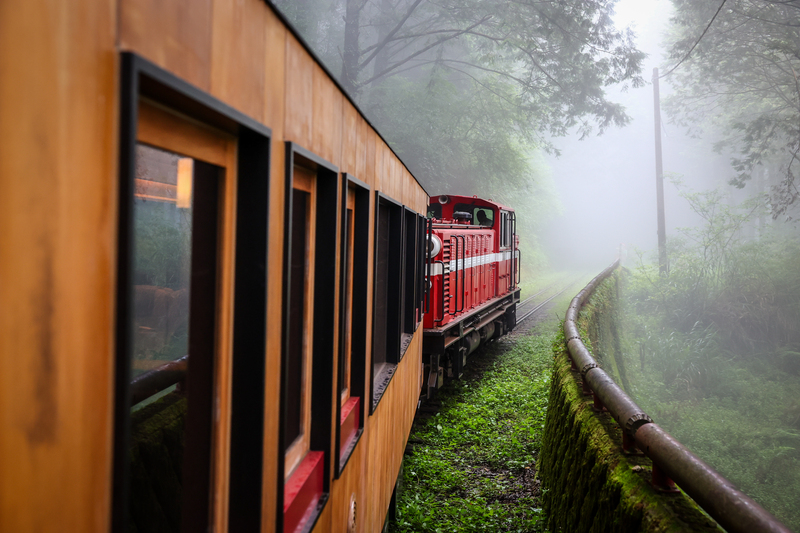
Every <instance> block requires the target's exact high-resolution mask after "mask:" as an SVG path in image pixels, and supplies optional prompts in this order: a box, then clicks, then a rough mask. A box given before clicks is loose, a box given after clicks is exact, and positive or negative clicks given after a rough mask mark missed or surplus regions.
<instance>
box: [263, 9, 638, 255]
mask: <svg viewBox="0 0 800 533" xmlns="http://www.w3.org/2000/svg"><path fill="white" fill-rule="evenodd" d="M615 3H616V0H561V1H559V2H553V1H552V0H510V1H508V2H498V1H496V0H458V1H455V0H336V1H331V0H299V1H295V0H276V5H277V6H278V8H279V9H281V10H283V11H284V13H286V15H287V17H288V18H289V19H290V20H292V21H293V22H294V23H295V24H296V25H297V26H298V28H299V29H300V31H301V33H302V34H303V37H304V38H305V39H306V41H307V42H309V44H310V45H311V46H312V48H313V49H314V50H315V52H316V53H317V54H318V55H319V56H320V58H321V59H322V60H323V62H324V63H325V64H326V65H327V67H328V69H329V71H330V72H333V73H334V74H335V75H337V76H338V79H339V82H340V84H341V85H342V86H343V87H344V88H345V90H347V92H348V93H349V94H350V96H351V97H352V98H353V99H354V100H355V101H356V102H357V103H358V104H359V107H360V108H361V109H362V111H364V113H365V115H366V116H367V118H369V120H370V121H371V122H372V124H374V125H375V126H376V127H377V129H378V130H379V131H380V132H381V134H382V135H383V136H384V138H386V140H387V141H388V142H389V144H390V145H391V146H392V148H393V149H394V150H395V152H397V154H398V155H399V156H400V157H401V158H402V160H403V162H404V163H405V164H406V165H407V166H408V167H409V169H410V170H411V171H412V172H413V173H414V175H415V176H417V178H418V179H419V180H420V181H421V182H422V184H423V185H424V186H425V187H426V188H427V189H428V190H429V191H430V192H431V193H432V194H440V193H458V194H477V195H480V196H483V197H490V198H494V199H495V200H498V201H501V202H506V203H507V204H508V205H511V206H514V207H519V209H520V211H519V213H520V214H519V223H520V227H523V226H524V227H525V228H537V227H538V225H539V224H541V223H542V222H543V221H544V220H545V217H547V216H549V214H551V213H552V212H553V210H557V207H556V204H557V202H556V201H554V198H553V196H552V192H551V188H550V187H549V183H548V180H549V179H550V177H549V176H548V175H547V173H546V172H544V171H543V170H542V168H543V165H542V164H536V163H534V161H535V159H536V157H537V152H538V151H539V150H540V149H552V146H551V145H550V143H549V141H548V139H549V138H550V137H551V136H554V135H555V136H557V135H564V134H566V133H567V132H570V131H573V128H577V131H578V132H579V133H580V134H581V135H582V136H586V135H589V134H591V133H594V132H599V133H602V132H603V130H604V129H605V128H607V127H609V126H612V125H614V126H621V125H624V124H626V123H627V121H628V117H627V115H626V114H625V111H624V108H623V107H622V106H621V105H619V104H616V103H613V102H611V101H609V100H608V99H607V98H606V97H605V94H604V90H603V89H604V87H606V86H608V85H612V84H619V83H623V84H626V83H627V84H631V85H633V86H640V85H641V84H643V80H642V78H641V77H640V76H639V73H640V70H641V62H642V60H643V59H644V54H643V53H641V52H640V51H638V50H637V49H636V47H635V46H634V44H633V34H632V33H631V32H630V31H628V30H625V31H619V30H617V29H615V28H614V25H613V21H612V15H613V13H614V11H613V7H614V4H615ZM301 4H302V5H301ZM309 11H310V12H311V13H309ZM534 176H535V178H534ZM534 179H535V180H536V181H537V183H536V185H533V184H532V183H531V182H532V181H533V180H534ZM534 196H536V197H535V198H534ZM545 199H547V200H545ZM523 206H524V207H523ZM523 211H524V212H523ZM532 246H534V245H532ZM532 251H533V250H532ZM535 253H536V252H534V253H533V254H531V253H529V254H528V257H529V258H530V257H532V256H534V255H535Z"/></svg>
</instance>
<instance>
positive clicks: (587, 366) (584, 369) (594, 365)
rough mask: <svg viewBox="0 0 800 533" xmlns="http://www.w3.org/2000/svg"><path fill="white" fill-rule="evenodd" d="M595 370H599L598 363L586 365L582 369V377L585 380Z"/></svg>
mask: <svg viewBox="0 0 800 533" xmlns="http://www.w3.org/2000/svg"><path fill="white" fill-rule="evenodd" d="M593 368H598V366H597V363H586V364H585V365H583V368H581V376H582V377H583V378H584V380H585V379H586V373H587V372H589V370H591V369H593Z"/></svg>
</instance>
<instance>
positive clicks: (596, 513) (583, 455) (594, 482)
mask: <svg viewBox="0 0 800 533" xmlns="http://www.w3.org/2000/svg"><path fill="white" fill-rule="evenodd" d="M616 282H617V278H616V277H615V278H612V279H611V280H609V281H607V282H605V283H604V284H603V285H601V287H600V288H599V290H598V292H597V293H596V295H595V296H594V297H593V298H592V300H591V302H590V304H589V306H587V308H585V309H586V312H585V313H583V312H582V316H581V319H580V324H579V327H580V328H581V329H585V330H588V331H590V332H591V334H590V336H591V337H593V342H592V344H593V347H594V348H595V349H596V350H597V351H598V352H600V353H603V351H602V350H601V349H600V347H606V346H611V347H612V350H614V349H616V350H617V351H618V348H619V340H618V338H617V332H616V330H615V329H614V328H613V327H611V326H609V325H608V324H607V322H612V321H613V317H614V312H615V306H616V287H615V285H616ZM612 353H613V351H612ZM554 355H555V359H554V368H553V377H552V380H551V385H550V399H549V404H548V410H547V418H546V421H545V435H544V442H543V445H542V451H541V457H540V463H539V469H540V470H539V472H540V476H541V479H542V483H543V486H544V495H543V507H544V514H545V515H546V516H547V517H548V518H547V520H548V523H547V528H548V529H549V530H550V531H565V532H567V531H568V532H598V533H599V532H613V531H620V532H623V531H654V532H678V531H720V530H719V528H718V527H717V525H716V524H715V523H714V522H713V521H712V520H711V519H709V518H708V517H707V516H706V515H705V514H704V513H703V512H702V511H701V510H700V509H699V508H698V507H697V505H696V504H695V503H694V502H693V501H692V500H691V499H689V498H688V497H686V496H685V495H683V494H682V493H681V494H662V493H659V492H657V491H656V490H655V489H653V488H652V487H651V485H650V483H649V478H650V472H651V468H652V465H651V462H650V460H649V459H648V458H646V457H644V456H630V455H625V454H623V453H622V434H621V431H620V429H619V427H618V426H617V424H616V422H615V421H614V419H613V418H612V417H611V415H609V414H608V413H597V412H595V411H594V410H593V409H592V400H591V396H584V395H583V393H582V392H581V388H580V385H579V381H578V380H579V378H580V376H579V373H578V372H577V371H572V370H571V369H570V366H571V365H570V360H569V356H568V355H567V353H566V346H565V344H564V339H563V335H562V336H561V338H560V339H559V342H558V343H557V344H556V345H555V346H554ZM597 355H598V354H596V357H597ZM598 359H599V360H601V361H602V363H603V364H604V365H605V366H611V367H613V368H614V370H613V372H614V373H615V374H616V375H617V377H618V378H619V376H624V363H623V361H622V358H621V357H619V358H617V357H615V356H614V355H610V356H609V355H608V351H606V352H605V356H603V355H600V357H598ZM607 371H608V370H607Z"/></svg>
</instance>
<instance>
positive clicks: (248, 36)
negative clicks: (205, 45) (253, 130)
mask: <svg viewBox="0 0 800 533" xmlns="http://www.w3.org/2000/svg"><path fill="white" fill-rule="evenodd" d="M213 2H214V3H213V9H212V32H211V37H212V50H211V94H213V95H214V96H216V97H217V98H219V99H220V100H222V101H224V102H226V103H227V104H228V105H230V106H231V107H234V108H236V109H238V110H239V111H241V112H242V113H244V114H246V115H249V116H250V117H252V118H254V119H256V120H259V121H260V120H263V115H264V106H265V98H264V89H265V84H266V80H265V67H266V56H267V48H266V45H265V39H266V31H265V30H266V27H267V24H266V23H267V9H266V8H265V6H264V2H263V1H261V0H213Z"/></svg>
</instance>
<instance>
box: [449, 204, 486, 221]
mask: <svg viewBox="0 0 800 533" xmlns="http://www.w3.org/2000/svg"><path fill="white" fill-rule="evenodd" d="M456 211H463V212H465V213H469V214H471V215H472V224H473V225H475V226H489V227H492V226H494V211H492V209H491V208H489V207H480V206H476V205H473V204H456V205H455V206H453V212H456Z"/></svg>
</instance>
